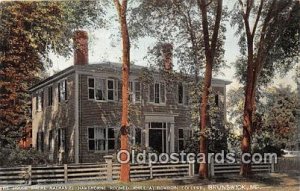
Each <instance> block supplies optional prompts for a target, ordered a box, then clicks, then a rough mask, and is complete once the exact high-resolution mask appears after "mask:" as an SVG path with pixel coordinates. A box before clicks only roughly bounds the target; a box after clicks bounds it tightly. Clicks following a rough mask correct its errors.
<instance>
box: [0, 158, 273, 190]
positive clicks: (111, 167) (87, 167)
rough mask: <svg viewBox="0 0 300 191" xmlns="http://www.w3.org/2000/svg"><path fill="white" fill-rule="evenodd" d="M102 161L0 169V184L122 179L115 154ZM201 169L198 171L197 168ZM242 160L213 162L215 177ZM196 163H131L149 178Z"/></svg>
mask: <svg viewBox="0 0 300 191" xmlns="http://www.w3.org/2000/svg"><path fill="white" fill-rule="evenodd" d="M105 161H106V162H105V163H98V164H65V165H58V166H31V165H30V166H20V167H13V168H0V185H10V184H28V185H32V184H46V183H67V182H76V181H88V180H94V181H114V180H118V179H119V172H120V164H116V163H113V162H112V157H108V158H106V159H105ZM274 169H275V165H274V163H270V162H269V163H260V164H252V171H253V172H255V173H271V172H274ZM196 171H197V170H196ZM239 171H240V163H234V164H231V163H226V162H225V163H215V162H214V161H213V160H212V162H211V163H210V165H209V173H210V176H211V177H214V176H220V175H228V174H238V173H239ZM194 175H195V165H194V164H170V163H168V164H150V165H149V164H131V166H130V177H131V180H133V181H135V180H148V179H153V178H179V177H193V176H194Z"/></svg>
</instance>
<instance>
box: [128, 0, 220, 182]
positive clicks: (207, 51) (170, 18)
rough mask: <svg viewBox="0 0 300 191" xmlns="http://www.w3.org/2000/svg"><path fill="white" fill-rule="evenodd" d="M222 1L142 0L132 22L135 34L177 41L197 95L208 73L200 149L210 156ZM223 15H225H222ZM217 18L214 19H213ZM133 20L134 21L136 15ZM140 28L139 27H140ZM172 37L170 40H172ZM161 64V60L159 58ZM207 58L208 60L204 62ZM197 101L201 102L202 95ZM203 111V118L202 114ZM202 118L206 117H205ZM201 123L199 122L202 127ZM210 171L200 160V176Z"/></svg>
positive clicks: (179, 57) (177, 50)
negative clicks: (211, 98) (212, 95)
mask: <svg viewBox="0 0 300 191" xmlns="http://www.w3.org/2000/svg"><path fill="white" fill-rule="evenodd" d="M222 10H223V7H222V1H211V2H210V3H209V2H206V1H197V0H191V1H178V0H175V1H173V0H170V1H142V3H141V5H140V6H138V8H136V9H134V10H133V11H132V12H133V15H134V17H135V18H136V22H133V24H132V27H134V28H135V29H136V30H135V35H139V34H143V35H144V34H149V35H150V36H154V37H156V38H158V40H159V41H162V42H160V43H164V42H166V41H167V42H168V43H171V44H174V45H177V46H176V47H175V51H174V52H175V54H174V56H175V57H176V58H177V60H178V63H179V66H180V70H181V72H183V73H184V74H192V75H194V76H195V82H194V85H193V86H192V89H193V90H196V91H198V92H195V94H196V95H199V94H200V92H201V88H194V87H197V86H201V83H200V80H199V74H200V73H201V74H202V73H203V71H204V72H205V73H206V74H205V77H204V81H205V82H204V83H205V85H204V86H203V88H202V90H204V91H202V106H201V108H202V109H201V111H200V109H199V107H200V106H198V107H197V108H198V112H197V113H198V119H197V121H198V122H199V121H201V123H202V124H201V149H200V152H203V153H206V156H207V144H206V142H207V140H206V137H207V135H206V134H207V132H206V131H207V128H206V126H207V120H208V119H207V117H208V114H207V112H208V107H207V105H208V104H207V103H208V96H209V89H210V88H211V78H212V70H213V69H215V70H216V71H217V70H218V69H219V68H220V67H221V66H222V65H223V64H224V62H223V60H222V58H223V54H224V50H223V48H222V45H223V40H224V36H223V32H224V31H225V27H224V26H222V24H221V19H222V14H223V13H224V12H223V11H222ZM223 16H224V15H223ZM213 19H215V22H214V23H213V22H210V21H211V20H213ZM133 21H135V20H134V19H133ZM137 29H138V30H137ZM170 41H171V42H170ZM158 48H159V46H156V47H154V49H152V50H151V53H154V56H155V57H158V58H159V57H160V50H158ZM157 61H158V65H161V60H160V59H157ZM203 62H206V64H203ZM196 99H197V101H195V103H196V104H198V105H200V100H201V99H200V96H198V97H197V98H196ZM200 113H201V120H200V119H199V118H200V117H199V114H200ZM202 119H203V120H202ZM199 125H200V124H199V123H198V124H197V126H198V127H199ZM207 175H208V170H207V164H201V170H200V176H202V177H204V178H206V177H207Z"/></svg>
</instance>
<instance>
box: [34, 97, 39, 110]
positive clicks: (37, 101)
mask: <svg viewBox="0 0 300 191" xmlns="http://www.w3.org/2000/svg"><path fill="white" fill-rule="evenodd" d="M39 99H40V98H39V94H37V95H36V102H35V110H36V111H38V110H39Z"/></svg>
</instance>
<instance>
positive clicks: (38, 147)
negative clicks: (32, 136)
mask: <svg viewBox="0 0 300 191" xmlns="http://www.w3.org/2000/svg"><path fill="white" fill-rule="evenodd" d="M36 150H37V151H39V150H40V133H39V132H38V133H37V134H36Z"/></svg>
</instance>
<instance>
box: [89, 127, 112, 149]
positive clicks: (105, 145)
mask: <svg viewBox="0 0 300 191" xmlns="http://www.w3.org/2000/svg"><path fill="white" fill-rule="evenodd" d="M89 129H93V130H94V138H93V139H90V138H89ZM96 129H105V137H104V140H103V141H104V142H105V143H104V147H105V148H104V150H97V146H96V144H97V143H96V141H97V140H100V138H96ZM109 129H112V130H113V131H114V138H110V137H108V131H109ZM90 140H93V141H94V144H95V145H94V148H95V149H94V150H91V149H90V147H89V141H90ZM112 140H113V141H114V147H116V142H115V141H116V134H115V128H114V127H99V126H94V127H88V128H87V147H88V151H90V152H95V153H103V152H108V151H114V150H115V149H108V143H109V141H112Z"/></svg>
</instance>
